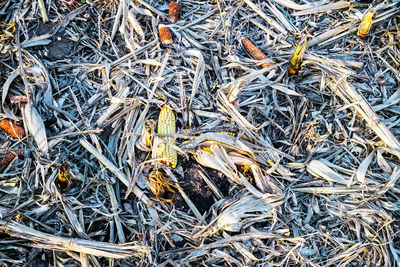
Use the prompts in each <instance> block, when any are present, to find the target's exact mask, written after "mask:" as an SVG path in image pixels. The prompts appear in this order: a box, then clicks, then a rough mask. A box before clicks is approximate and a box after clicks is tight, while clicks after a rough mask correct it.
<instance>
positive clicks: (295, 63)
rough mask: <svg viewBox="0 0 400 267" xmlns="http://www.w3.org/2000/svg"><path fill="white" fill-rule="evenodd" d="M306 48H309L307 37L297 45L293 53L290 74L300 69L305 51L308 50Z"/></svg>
mask: <svg viewBox="0 0 400 267" xmlns="http://www.w3.org/2000/svg"><path fill="white" fill-rule="evenodd" d="M306 48H307V39H306V40H305V41H304V42H303V43H299V44H297V45H296V48H295V49H294V52H293V55H292V57H291V58H290V61H289V70H288V71H289V74H291V75H294V74H296V73H297V72H298V71H299V69H300V65H301V61H302V59H303V55H304V52H305V51H306Z"/></svg>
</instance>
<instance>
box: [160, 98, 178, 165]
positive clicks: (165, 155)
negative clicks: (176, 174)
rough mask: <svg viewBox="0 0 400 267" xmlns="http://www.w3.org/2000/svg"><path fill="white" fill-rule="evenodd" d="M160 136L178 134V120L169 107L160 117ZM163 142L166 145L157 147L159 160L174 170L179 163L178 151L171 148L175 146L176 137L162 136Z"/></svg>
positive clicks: (163, 109) (161, 112)
mask: <svg viewBox="0 0 400 267" xmlns="http://www.w3.org/2000/svg"><path fill="white" fill-rule="evenodd" d="M157 128H158V130H157V131H158V134H175V132H176V119H175V114H174V111H173V110H172V109H171V108H170V107H169V106H164V107H163V108H162V109H161V111H160V115H159V117H158V125H157ZM161 140H162V141H163V142H164V144H161V145H159V146H158V147H157V159H158V161H159V162H161V163H164V164H165V165H167V166H170V167H172V168H175V167H176V164H177V162H178V155H177V153H176V150H175V149H174V148H173V147H172V146H171V145H174V137H172V136H162V137H161Z"/></svg>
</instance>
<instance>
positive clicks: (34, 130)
mask: <svg viewBox="0 0 400 267" xmlns="http://www.w3.org/2000/svg"><path fill="white" fill-rule="evenodd" d="M23 114H24V121H25V124H26V126H27V128H28V130H29V132H30V133H31V134H32V136H33V138H34V139H35V142H36V145H37V146H38V148H39V150H40V151H41V152H42V153H44V154H48V153H49V145H48V143H47V135H46V128H45V127H44V123H43V120H42V117H41V116H40V115H39V113H38V111H37V110H36V108H35V107H34V106H33V105H32V104H26V105H25V106H24V109H23Z"/></svg>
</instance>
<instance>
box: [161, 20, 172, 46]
mask: <svg viewBox="0 0 400 267" xmlns="http://www.w3.org/2000/svg"><path fill="white" fill-rule="evenodd" d="M158 33H159V34H160V40H161V43H162V44H163V45H170V44H173V43H174V40H173V39H172V34H171V31H170V30H169V28H168V27H167V26H165V25H163V24H160V25H159V26H158Z"/></svg>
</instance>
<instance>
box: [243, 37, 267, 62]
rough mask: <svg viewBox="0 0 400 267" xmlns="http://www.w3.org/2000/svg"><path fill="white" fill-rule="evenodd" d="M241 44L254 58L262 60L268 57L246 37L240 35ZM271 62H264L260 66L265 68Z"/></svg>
mask: <svg viewBox="0 0 400 267" xmlns="http://www.w3.org/2000/svg"><path fill="white" fill-rule="evenodd" d="M242 44H243V46H244V48H246V50H247V52H248V53H249V54H250V55H251V56H252V57H253V58H254V59H255V60H264V59H268V57H267V56H266V55H265V54H264V53H263V52H261V50H260V49H258V48H257V46H255V45H254V44H253V43H252V42H251V41H250V40H249V39H248V38H247V37H242ZM273 65H274V63H273V62H264V63H262V64H261V67H263V68H266V67H269V66H273Z"/></svg>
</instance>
